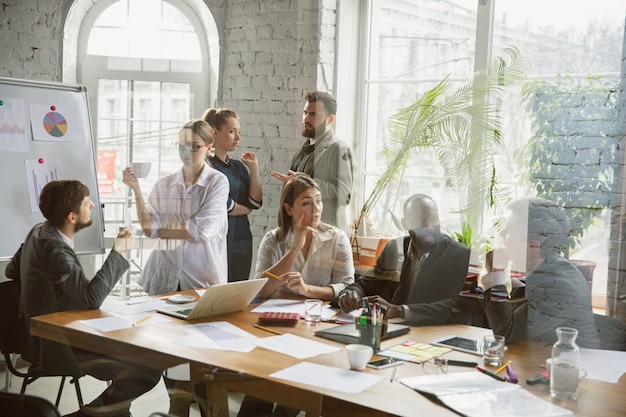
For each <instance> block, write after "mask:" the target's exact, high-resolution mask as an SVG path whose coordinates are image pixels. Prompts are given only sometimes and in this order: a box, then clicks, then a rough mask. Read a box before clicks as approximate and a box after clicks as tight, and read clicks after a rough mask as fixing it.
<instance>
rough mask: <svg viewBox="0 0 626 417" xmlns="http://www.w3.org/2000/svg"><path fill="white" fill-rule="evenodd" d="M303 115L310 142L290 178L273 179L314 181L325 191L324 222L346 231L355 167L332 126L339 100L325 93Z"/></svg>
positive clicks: (312, 96)
mask: <svg viewBox="0 0 626 417" xmlns="http://www.w3.org/2000/svg"><path fill="white" fill-rule="evenodd" d="M305 99H306V104H305V105H304V111H303V113H302V136H304V137H305V138H306V140H305V141H304V143H303V144H302V147H301V148H300V150H299V151H298V153H296V155H295V156H294V157H293V160H292V161H291V167H290V169H289V171H287V174H282V173H280V172H275V171H272V172H271V175H272V176H273V177H274V178H277V179H279V180H281V181H283V182H287V181H288V180H289V179H290V178H291V177H292V176H293V175H294V174H295V173H296V172H304V173H305V174H307V175H309V176H310V177H312V178H314V179H315V181H316V182H317V183H318V184H319V186H320V190H321V191H322V202H323V203H324V211H323V212H322V221H323V222H326V223H330V224H332V225H334V226H337V227H339V228H340V229H342V230H346V227H347V224H348V222H347V219H346V210H345V208H346V206H347V205H348V204H350V199H351V198H352V183H353V175H354V174H353V166H352V152H351V151H350V147H349V146H348V145H346V144H345V143H344V142H342V141H341V140H340V139H339V138H338V137H337V135H336V134H335V131H334V130H333V129H332V127H331V126H332V124H333V122H334V121H335V113H336V111H337V100H335V98H334V97H333V96H331V95H330V94H328V93H326V92H323V91H311V92H309V93H307V94H306V96H305Z"/></svg>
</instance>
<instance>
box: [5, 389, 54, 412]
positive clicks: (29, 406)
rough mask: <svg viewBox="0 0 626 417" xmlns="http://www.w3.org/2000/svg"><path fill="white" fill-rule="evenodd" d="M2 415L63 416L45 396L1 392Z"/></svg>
mask: <svg viewBox="0 0 626 417" xmlns="http://www.w3.org/2000/svg"><path fill="white" fill-rule="evenodd" d="M0 410H2V415H7V416H12V417H61V413H59V410H58V409H57V408H56V407H55V406H54V405H52V403H51V402H50V401H48V400H46V399H45V398H41V397H35V396H33V395H25V394H16V393H12V392H0Z"/></svg>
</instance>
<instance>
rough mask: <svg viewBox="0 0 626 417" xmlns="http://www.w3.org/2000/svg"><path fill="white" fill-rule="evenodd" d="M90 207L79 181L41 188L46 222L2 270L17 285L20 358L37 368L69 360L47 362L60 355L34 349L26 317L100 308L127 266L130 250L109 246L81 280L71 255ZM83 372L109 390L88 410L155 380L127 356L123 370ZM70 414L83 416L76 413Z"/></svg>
mask: <svg viewBox="0 0 626 417" xmlns="http://www.w3.org/2000/svg"><path fill="white" fill-rule="evenodd" d="M93 207H94V204H93V202H92V201H91V200H90V199H89V189H88V188H87V186H86V185H85V184H83V183H82V182H80V181H77V180H63V181H52V182H50V183H48V184H46V186H45V187H43V189H42V191H41V194H40V198H39V208H40V209H41V212H42V214H43V215H44V217H45V218H46V221H45V222H44V223H40V224H37V225H35V226H34V227H33V228H32V229H31V231H30V232H29V233H28V236H26V240H25V241H24V243H23V244H22V246H21V247H20V248H19V250H18V251H17V253H16V254H15V255H14V256H13V258H12V259H11V262H10V263H9V264H8V265H7V268H6V276H7V277H8V278H9V279H12V280H15V281H18V282H21V298H20V312H19V316H20V318H19V323H20V335H21V339H22V351H23V355H22V356H24V357H25V358H26V359H27V360H28V361H29V362H34V363H37V364H38V365H39V366H41V367H42V368H44V367H45V366H49V367H55V369H58V368H60V369H64V368H63V367H64V366H65V367H70V364H69V359H67V360H65V359H64V358H63V357H62V356H55V357H50V356H54V354H53V352H63V350H59V351H57V350H55V349H51V348H50V346H52V347H54V345H50V344H46V345H45V346H43V345H40V340H39V339H38V338H36V337H33V336H30V335H29V321H30V318H31V317H35V316H39V315H42V314H48V313H52V312H56V311H67V310H91V309H98V308H100V306H101V305H102V303H103V302H104V300H105V298H106V297H107V296H108V295H109V293H110V292H111V289H112V288H113V287H114V286H115V284H116V283H117V281H118V280H119V279H120V278H121V276H122V274H123V273H124V272H126V270H127V269H128V267H129V263H128V261H127V260H126V259H125V258H124V256H122V252H124V251H125V250H127V249H126V248H127V247H130V246H131V245H125V246H126V247H125V248H124V249H125V250H121V249H118V248H115V247H114V248H113V249H112V250H111V252H110V253H109V256H108V257H107V259H106V260H105V262H104V264H103V265H102V268H101V269H100V270H99V271H98V272H97V273H96V275H95V276H94V277H93V278H92V279H88V278H87V277H86V276H85V272H84V271H83V268H82V266H81V264H80V262H79V260H78V256H77V255H76V252H74V235H75V234H76V233H77V232H78V231H80V230H81V229H84V228H86V227H89V226H90V225H91V222H92V221H91V210H92V209H93ZM118 238H120V239H129V238H132V234H131V232H130V231H129V230H127V229H124V230H123V231H122V232H120V234H119V235H118ZM72 351H73V353H74V356H75V358H76V360H77V361H78V362H79V363H80V362H85V361H88V360H92V359H96V358H101V357H102V356H100V355H97V354H95V353H91V352H87V351H84V350H81V349H76V348H72ZM44 362H45V363H44ZM55 362H56V363H55ZM58 362H63V363H58ZM121 365H124V364H121ZM86 372H87V373H88V374H89V375H92V376H93V377H95V378H97V379H101V380H107V381H111V385H110V386H108V387H107V389H106V390H105V391H104V392H102V394H100V396H99V397H98V398H96V399H95V400H94V401H92V402H91V403H90V404H89V405H90V406H94V407H96V406H105V405H109V404H115V403H120V402H122V401H127V400H133V399H135V398H137V397H139V396H140V395H141V394H143V393H145V392H147V391H149V390H150V389H152V388H153V387H154V386H155V385H156V383H157V382H158V381H159V378H160V376H161V372H160V371H159V370H154V369H149V368H144V367H141V366H137V365H134V364H133V358H130V357H129V358H128V360H127V363H126V364H125V365H124V366H120V367H111V366H106V367H105V366H102V367H96V368H92V369H90V370H88V371H86ZM73 415H76V416H82V415H87V414H83V413H82V412H81V411H80V410H79V411H78V412H76V413H74V414H73Z"/></svg>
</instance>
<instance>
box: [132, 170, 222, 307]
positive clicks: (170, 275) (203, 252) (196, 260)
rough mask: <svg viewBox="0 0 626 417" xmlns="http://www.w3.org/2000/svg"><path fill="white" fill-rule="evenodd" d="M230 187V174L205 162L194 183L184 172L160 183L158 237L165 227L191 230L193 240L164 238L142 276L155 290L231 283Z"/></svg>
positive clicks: (151, 201) (155, 205) (154, 196)
mask: <svg viewBox="0 0 626 417" xmlns="http://www.w3.org/2000/svg"><path fill="white" fill-rule="evenodd" d="M229 190H230V187H229V185H228V179H227V178H226V176H225V175H224V174H222V173H221V172H219V171H217V170H216V169H213V168H211V167H210V166H209V165H208V164H206V163H205V164H204V168H203V169H202V172H201V174H200V177H199V178H198V181H196V183H195V184H193V185H192V186H190V187H186V186H185V180H184V178H183V171H182V169H181V170H180V171H177V172H175V173H173V174H170V175H168V176H166V177H163V178H161V179H159V180H158V181H157V183H156V184H155V186H154V188H153V189H152V191H151V192H150V196H149V198H148V210H149V211H150V214H151V215H152V222H153V223H152V237H156V236H157V233H158V230H159V229H186V230H187V232H188V233H189V235H190V237H189V238H187V239H160V240H159V243H158V246H157V248H156V250H154V251H152V253H151V254H150V257H149V258H148V261H147V262H146V265H145V267H144V269H143V271H142V273H141V276H140V277H139V284H141V285H142V287H143V288H144V290H145V291H146V292H147V293H148V294H150V295H154V294H163V293H167V292H172V291H176V289H177V287H178V284H180V288H181V289H183V290H187V289H193V288H201V287H207V286H209V285H211V284H218V283H224V282H227V281H228V266H227V254H226V234H227V233H228V214H227V212H226V202H227V200H228V194H229Z"/></svg>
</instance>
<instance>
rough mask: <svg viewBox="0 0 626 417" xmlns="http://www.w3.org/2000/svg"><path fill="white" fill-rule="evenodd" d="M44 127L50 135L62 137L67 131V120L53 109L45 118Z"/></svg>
mask: <svg viewBox="0 0 626 417" xmlns="http://www.w3.org/2000/svg"><path fill="white" fill-rule="evenodd" d="M43 128H44V129H46V132H48V134H49V135H50V136H54V137H55V138H60V137H61V136H63V135H65V134H66V133H67V120H65V117H63V116H61V114H59V113H57V112H54V111H51V112H50V113H48V114H46V115H45V116H44V118H43Z"/></svg>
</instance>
